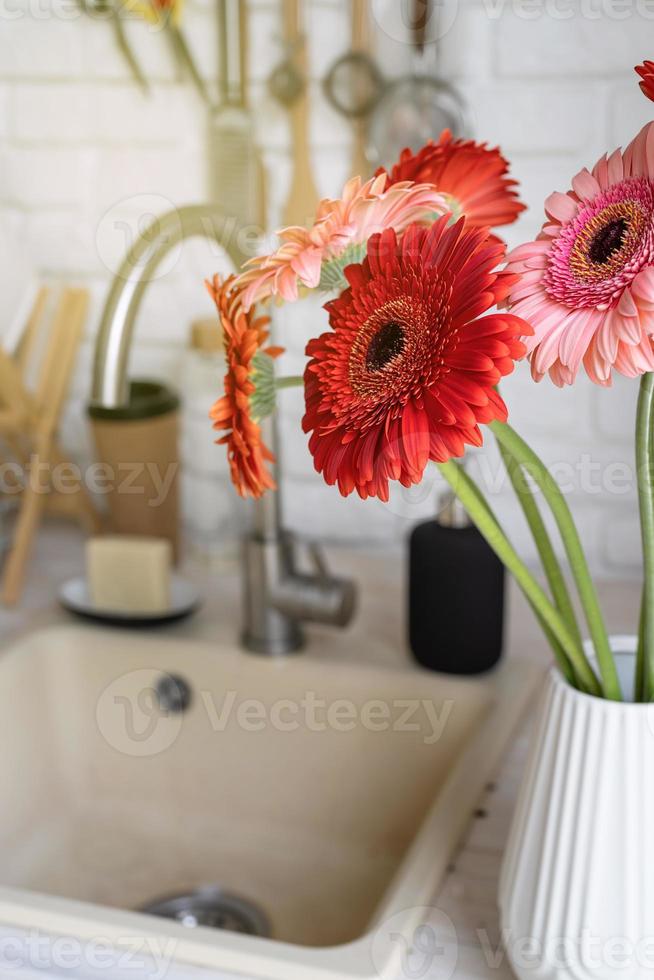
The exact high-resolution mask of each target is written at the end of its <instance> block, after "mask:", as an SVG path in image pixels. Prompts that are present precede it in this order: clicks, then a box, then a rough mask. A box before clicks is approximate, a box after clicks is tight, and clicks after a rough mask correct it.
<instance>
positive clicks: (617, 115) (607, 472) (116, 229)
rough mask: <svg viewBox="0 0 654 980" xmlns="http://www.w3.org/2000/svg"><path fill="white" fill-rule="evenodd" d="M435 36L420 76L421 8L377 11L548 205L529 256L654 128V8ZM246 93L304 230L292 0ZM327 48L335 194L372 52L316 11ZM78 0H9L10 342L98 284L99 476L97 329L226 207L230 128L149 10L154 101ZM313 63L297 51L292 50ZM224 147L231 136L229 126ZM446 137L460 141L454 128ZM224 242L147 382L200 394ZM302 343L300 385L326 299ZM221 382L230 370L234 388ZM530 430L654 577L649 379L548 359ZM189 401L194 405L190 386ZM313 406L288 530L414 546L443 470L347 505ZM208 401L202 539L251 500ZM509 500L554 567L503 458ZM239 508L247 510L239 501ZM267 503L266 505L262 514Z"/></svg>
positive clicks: (290, 365)
mask: <svg viewBox="0 0 654 980" xmlns="http://www.w3.org/2000/svg"><path fill="white" fill-rule="evenodd" d="M436 6H437V10H436V14H437V17H435V18H434V19H433V21H432V22H430V23H429V24H428V25H427V27H426V32H425V44H424V51H423V54H422V55H421V58H422V62H421V64H420V65H419V66H418V67H417V66H416V64H417V63H416V52H415V47H414V45H413V44H412V42H411V37H410V32H409V28H408V26H407V20H406V17H405V16H404V14H403V4H401V3H398V2H397V0H371V2H370V3H369V4H367V8H368V11H367V12H368V22H369V38H368V41H367V53H369V54H370V56H371V57H372V58H373V59H374V62H375V65H376V68H377V69H378V71H379V72H380V74H381V76H383V78H384V79H385V80H386V81H388V80H389V79H393V78H397V77H401V76H403V75H406V74H407V73H411V72H415V71H425V72H430V73H438V75H439V76H440V77H441V78H443V79H445V80H446V81H447V83H448V84H449V85H450V86H452V87H453V88H454V90H455V92H456V95H457V96H458V97H460V98H461V99H462V100H463V103H464V105H465V130H464V133H463V135H466V136H470V137H473V138H475V139H478V140H483V141H488V142H489V143H490V144H493V145H494V144H499V145H500V146H501V148H502V150H503V152H504V154H505V155H506V156H507V157H508V158H509V160H510V161H511V167H512V173H513V175H514V176H515V178H516V179H517V180H518V181H519V182H520V185H521V188H520V189H521V196H522V198H523V200H524V201H525V202H526V203H527V204H528V206H529V210H528V211H527V212H525V213H524V215H523V216H522V217H521V219H520V220H519V222H518V223H517V224H516V225H513V226H511V227H509V228H507V229H505V230H504V232H503V233H505V235H506V238H507V240H508V243H509V245H515V244H518V243H519V242H521V241H524V240H527V239H529V238H531V237H533V236H534V235H535V234H536V233H537V231H538V229H539V227H540V224H541V222H542V205H543V200H544V198H545V197H546V196H547V195H548V194H549V193H550V192H551V191H552V190H555V189H558V190H566V189H567V188H568V187H569V186H570V179H571V177H572V176H573V175H574V174H575V173H576V171H577V170H578V169H580V168H581V167H582V166H584V165H588V166H592V164H593V163H594V162H595V160H596V159H597V157H598V156H599V155H601V154H602V153H604V152H605V151H607V150H612V149H613V148H614V147H616V146H617V145H620V144H625V143H626V142H628V141H629V140H630V139H631V138H632V137H633V135H634V134H635V133H636V131H637V130H638V129H639V128H640V127H641V126H642V125H643V124H644V123H645V122H646V121H648V120H649V119H650V117H651V114H652V112H651V110H652V104H651V103H650V102H648V101H647V100H646V99H644V98H643V97H642V95H641V93H640V92H639V90H638V86H637V80H636V78H635V75H634V73H633V66H634V65H635V64H637V63H639V62H640V61H642V60H643V59H644V58H646V57H652V56H653V55H654V41H653V40H652V39H653V38H654V3H652V2H647V0H633V2H628V0H613V2H609V0H578V2H576V0H523V2H519V0H512V2H509V0H506V2H503V0H465V2H464V0H460V2H458V3H457V2H456V0H444V2H443V3H440V4H437V5H436ZM242 8H243V12H244V14H245V15H246V27H247V39H246V40H247V57H246V72H245V78H244V82H245V90H246V95H247V107H248V112H249V113H250V116H251V120H252V126H253V134H254V140H255V144H256V147H257V149H258V150H259V151H260V154H261V158H262V161H263V167H264V175H263V179H264V182H265V191H266V212H265V223H266V228H267V229H268V230H273V229H275V228H277V227H279V226H280V225H281V224H282V223H283V222H282V216H283V210H284V203H285V201H286V200H287V198H288V193H289V184H290V181H291V174H292V168H293V155H294V153H295V152H296V147H295V146H294V144H293V142H292V125H291V114H290V112H289V110H288V107H287V106H285V105H284V104H283V102H282V101H280V99H279V98H277V97H275V95H274V94H273V93H272V92H271V85H270V77H271V73H273V71H274V70H275V69H276V68H277V67H278V66H279V65H280V64H283V63H284V59H285V58H286V57H287V56H288V54H289V45H288V43H287V40H286V41H285V35H284V30H285V28H284V23H283V17H282V7H281V4H280V3H278V2H276V0H248V2H247V3H246V4H242ZM301 13H302V18H303V22H304V24H303V29H304V32H305V34H306V37H307V40H308V57H307V78H308V82H307V89H306V92H307V95H308V147H309V160H310V167H311V170H312V173H313V177H314V180H315V183H316V186H317V188H318V190H319V192H320V195H321V196H332V195H334V196H335V195H337V194H339V192H340V190H341V188H342V185H343V183H344V181H345V180H346V179H347V178H348V176H349V175H350V173H351V160H352V145H353V139H355V138H356V127H355V126H353V124H352V121H351V120H350V119H348V118H346V117H345V116H344V115H343V114H342V113H339V112H338V111H337V110H336V108H335V107H334V106H333V105H332V104H331V103H330V101H329V99H328V97H327V94H326V92H325V87H324V80H325V78H326V76H327V75H328V73H329V71H330V69H331V68H332V67H333V65H334V63H335V62H336V61H337V59H339V58H340V57H341V56H342V55H344V54H345V53H346V52H347V51H348V49H349V48H350V44H351V36H352V25H351V23H350V5H349V3H348V2H346V0H305V2H303V3H302V4H301ZM92 14H93V11H91V12H89V10H86V11H84V10H82V9H80V7H79V6H78V5H77V4H76V3H73V2H72V0H0V256H1V258H2V261H1V262H0V289H1V291H2V292H1V295H2V296H3V303H2V306H3V313H2V317H3V318H4V322H3V323H2V324H1V326H2V329H5V330H9V329H10V328H11V322H12V320H13V318H14V316H15V315H16V314H17V312H18V309H19V308H20V306H21V303H23V304H24V302H25V295H24V294H25V290H24V284H27V283H28V282H31V281H39V282H44V281H45V282H66V283H74V284H78V285H82V286H84V287H85V288H87V289H89V290H90V294H91V308H90V313H89V315H88V317H87V321H86V328H85V334H84V338H83V341H82V344H81V347H80V353H79V357H78V360H77V365H76V369H75V374H74V380H73V384H72V395H71V397H70V400H69V402H68V404H67V407H66V409H65V412H64V416H63V424H62V443H63V446H64V448H65V450H66V452H67V453H68V455H69V456H70V457H71V458H73V459H74V460H76V461H79V462H80V463H81V464H82V465H84V464H85V462H86V461H87V460H90V459H91V458H92V456H93V447H92V446H91V442H90V437H89V430H88V423H87V419H86V404H87V402H88V397H89V386H90V379H91V361H92V352H93V342H94V334H95V331H96V329H97V326H98V321H99V316H100V311H101V308H102V304H103V301H104V299H105V297H106V293H107V289H108V286H109V283H110V281H111V278H112V276H113V275H114V274H115V272H116V270H117V268H118V264H119V261H120V259H121V258H122V256H123V255H124V253H125V251H126V249H127V248H128V247H129V245H130V244H131V243H132V242H133V240H134V238H135V236H136V235H137V234H138V232H139V231H142V230H143V228H144V227H146V226H147V223H148V221H149V220H151V218H152V216H155V215H157V214H160V213H163V212H165V211H167V210H169V209H170V208H171V207H177V206H180V205H185V204H189V203H193V202H204V201H206V200H208V199H210V198H211V197H212V194H213V192H214V185H215V181H214V179H213V175H212V164H211V159H212V157H211V145H212V139H213V136H212V132H211V127H212V123H211V120H210V115H209V113H208V111H207V107H206V105H205V104H204V103H203V100H202V98H201V97H200V96H199V94H198V91H197V88H196V87H194V85H193V84H192V83H191V81H190V80H189V77H188V73H187V72H185V73H181V72H180V67H179V63H178V60H177V58H176V57H175V50H174V47H173V46H172V45H171V44H170V43H169V41H170V39H169V38H167V37H165V36H162V34H163V32H162V30H161V28H160V27H157V26H156V25H154V24H153V23H149V22H148V21H147V19H144V18H143V17H141V16H139V15H138V13H134V15H133V16H129V17H126V18H125V19H124V29H125V34H126V38H127V41H128V43H129V46H130V49H131V51H132V52H133V53H134V54H135V55H136V57H137V59H138V63H139V65H140V67H141V69H142V72H143V74H144V76H145V77H146V79H147V84H148V89H149V90H148V91H147V92H145V91H143V89H142V87H141V86H140V85H139V84H137V81H136V80H135V78H134V73H133V70H132V68H131V67H130V65H129V62H128V60H127V59H126V57H125V54H124V51H122V52H121V49H120V46H119V45H118V44H117V38H116V34H115V31H114V29H113V26H112V24H111V23H110V21H109V20H108V19H107V18H106V17H102V16H99V15H98V13H97V12H96V13H95V15H92ZM216 21H217V14H216V5H215V3H214V2H213V0H187V2H186V3H185V5H184V8H183V10H182V11H181V20H180V27H181V29H182V30H183V34H184V37H185V39H186V42H187V44H188V48H189V50H190V52H191V53H192V57H193V59H194V61H195V65H196V67H197V70H198V72H199V74H200V75H201V77H202V79H203V80H204V82H205V84H206V86H207V88H208V90H209V91H210V92H211V93H212V94H213V93H217V92H218V91H219V81H220V78H221V57H220V47H221V45H220V43H219V42H220V39H219V31H218V27H217V23H216ZM291 53H292V52H291ZM214 135H215V134H214ZM433 136H434V137H437V136H438V133H433ZM227 268H228V263H227V261H226V259H225V257H224V256H223V255H221V254H220V253H219V251H218V250H217V248H216V246H210V245H209V244H207V243H203V242H201V241H190V242H188V243H186V244H185V245H184V246H183V248H181V249H180V250H179V251H178V252H176V253H174V254H173V255H172V256H170V257H168V259H167V260H166V262H165V263H164V265H163V266H162V268H161V270H160V273H161V274H160V275H159V277H158V278H157V281H156V282H154V283H153V284H152V285H151V286H150V288H149V290H148V291H147V292H146V296H145V301H144V304H143V307H142V310H141V313H140V315H139V321H138V323H137V330H136V340H135V344H134V348H133V354H132V364H131V368H130V370H131V373H132V374H133V375H140V376H147V377H154V378H159V379H164V380H166V381H167V382H169V383H170V384H171V385H172V386H174V387H176V388H178V389H179V388H183V386H184V379H183V377H182V376H181V372H182V367H183V361H184V358H183V353H184V350H185V349H186V348H187V346H188V337H189V329H190V324H191V323H192V321H194V320H197V319H199V318H207V317H211V316H212V312H213V311H212V304H211V302H210V300H209V298H208V297H207V295H206V293H205V290H204V287H203V283H202V281H203V279H204V278H205V277H206V276H210V275H212V274H213V273H214V272H216V271H225V270H226V269H227ZM274 319H275V329H276V331H277V334H278V338H279V340H280V341H281V342H282V343H284V344H285V345H286V346H287V348H288V353H287V354H286V355H285V357H284V361H283V362H282V364H281V370H282V372H283V373H296V372H297V371H299V370H301V368H302V352H303V348H304V344H305V342H306V339H307V338H308V337H309V336H311V335H312V334H314V335H315V334H316V333H318V332H320V331H321V330H322V329H323V327H324V323H325V320H324V316H323V314H322V312H321V311H320V308H319V305H318V304H312V303H310V302H303V303H301V304H298V305H297V306H296V307H294V308H292V309H290V308H286V309H284V310H283V311H281V310H276V311H275V313H274ZM219 389H220V378H219V377H217V378H216V392H215V394H216V396H217V395H218V394H219ZM503 389H504V395H505V398H506V400H507V402H508V404H509V408H510V413H511V420H512V422H513V424H514V426H515V427H516V428H517V429H518V430H519V431H520V432H521V433H522V434H523V435H524V436H525V437H526V438H527V439H528V440H529V441H530V442H531V443H532V445H533V447H534V448H535V449H536V450H537V451H538V452H539V453H540V454H541V455H542V456H543V458H544V459H545V460H546V461H547V462H548V463H549V464H550V465H551V466H553V467H554V472H555V475H556V476H557V477H558V478H559V480H560V481H561V483H562V485H563V488H564V490H565V492H566V494H567V496H568V499H569V500H570V503H571V506H572V507H573V509H574V512H575V516H576V517H577V519H578V522H579V526H580V531H581V533H582V535H583V537H584V541H585V544H586V547H587V551H588V556H589V559H590V563H591V565H592V567H593V569H594V570H595V571H596V572H597V573H599V574H600V575H603V576H605V577H619V578H622V579H624V578H629V577H636V576H638V575H639V572H640V569H639V561H640V559H639V551H640V546H639V541H638V534H639V532H638V520H637V506H636V491H635V481H634V471H633V461H632V445H633V442H632V439H633V436H632V428H633V415H634V406H635V400H636V391H637V385H636V384H635V383H634V382H625V381H623V380H622V379H617V380H616V382H615V384H614V386H613V388H612V389H610V390H602V389H599V388H596V387H593V386H592V385H590V384H589V383H587V382H586V380H585V378H583V377H580V378H579V381H578V382H577V384H576V385H575V386H574V387H573V388H569V389H566V390H564V391H559V390H557V389H555V388H554V387H553V386H552V385H551V383H550V382H549V381H544V382H543V383H542V384H540V385H538V386H536V385H534V384H533V383H532V381H531V379H530V376H529V370H528V367H527V365H525V364H523V365H521V366H520V367H519V370H518V371H517V372H516V374H515V375H514V376H512V377H511V378H509V379H507V381H506V382H505V384H504V386H503ZM182 394H184V392H183V391H182ZM301 411H302V402H301V393H300V392H295V391H291V392H285V393H283V397H282V404H281V419H282V426H281V428H282V437H283V439H282V447H283V460H284V472H285V484H284V498H285V505H286V508H287V510H288V523H289V524H290V525H291V526H292V527H293V528H297V529H298V530H299V531H302V532H305V533H309V534H311V535H313V536H317V537H320V538H322V539H324V540H326V541H331V542H347V543H348V544H352V543H354V544H361V545H362V546H366V547H372V546H383V547H389V546H395V545H399V544H400V543H401V542H402V541H403V540H404V538H405V537H406V535H407V533H408V531H409V529H410V527H411V526H412V524H413V523H414V522H415V521H417V520H420V519H424V518H425V517H426V516H429V515H430V514H432V513H434V511H435V508H436V497H437V494H438V489H439V488H438V483H437V478H436V476H435V475H433V474H431V475H429V474H428V475H427V476H426V479H425V481H424V483H423V484H422V485H421V486H420V487H417V488H414V489H413V490H411V491H407V490H403V489H402V488H399V490H396V491H395V492H394V493H393V495H392V498H391V501H390V503H389V504H388V505H384V504H382V503H380V502H379V501H367V502H365V503H364V502H362V501H360V500H358V499H356V498H355V497H350V498H349V499H347V500H343V499H341V498H340V497H339V495H338V492H337V491H335V490H334V489H333V488H328V487H327V486H325V485H324V483H323V481H322V479H321V478H320V477H319V476H318V475H316V474H314V472H313V468H312V462H311V458H310V456H309V454H308V452H307V450H306V441H305V438H304V436H303V435H302V433H301V430H300V425H299V422H300V416H301ZM212 442H213V436H212V432H211V429H210V425H209V423H208V422H207V420H206V412H205V410H204V407H203V406H202V405H200V406H199V407H198V406H197V405H196V404H195V403H194V404H193V405H192V406H191V408H190V409H189V411H187V412H186V413H185V415H184V423H183V443H182V462H183V480H182V489H183V501H184V516H185V523H186V526H187V530H188V533H189V535H190V538H191V540H193V539H194V538H196V539H197V538H199V539H202V540H209V539H210V538H211V536H212V535H219V534H220V533H221V530H220V529H221V526H222V524H223V523H224V520H225V512H226V511H225V508H226V506H228V507H231V506H232V504H231V497H229V495H230V494H231V490H230V489H229V487H228V485H227V482H226V473H225V464H224V459H223V451H222V450H221V449H220V448H219V447H214V446H213V444H212ZM474 465H475V467H478V468H481V473H482V476H483V479H484V481H485V483H486V487H487V489H488V490H489V492H490V493H491V494H492V495H493V504H494V506H495V507H496V509H497V511H498V512H499V514H500V516H501V517H502V518H503V519H504V520H505V521H506V522H507V524H508V526H509V527H510V529H511V533H512V536H513V537H514V538H515V540H516V541H517V543H518V545H519V546H520V547H521V548H522V551H523V553H524V554H525V555H526V556H527V557H528V558H532V557H533V556H532V554H531V552H530V547H531V546H530V543H529V540H528V537H527V534H526V533H523V530H522V523H521V519H520V518H519V516H518V511H517V507H516V504H515V503H514V502H513V500H512V498H511V492H510V488H509V487H507V486H506V483H505V481H504V480H503V478H502V475H501V471H500V467H499V465H498V462H497V458H496V455H495V453H494V450H493V447H492V446H491V445H490V440H489V446H488V452H487V453H485V454H484V456H483V458H479V459H476V461H475V463H474ZM477 472H479V470H477ZM228 497H229V505H227V504H224V501H225V500H226V499H227V498H228ZM244 506H246V505H244Z"/></svg>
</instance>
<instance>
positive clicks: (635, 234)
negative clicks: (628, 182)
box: [570, 200, 645, 282]
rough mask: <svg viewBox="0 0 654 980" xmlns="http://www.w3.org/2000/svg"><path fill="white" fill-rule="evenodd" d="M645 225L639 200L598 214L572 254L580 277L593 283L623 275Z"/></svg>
mask: <svg viewBox="0 0 654 980" xmlns="http://www.w3.org/2000/svg"><path fill="white" fill-rule="evenodd" d="M644 225H645V214H644V212H643V209H642V207H641V206H640V204H639V202H637V201H630V200H624V201H616V202H615V203H613V204H609V205H608V206H607V207H604V208H602V209H601V210H600V211H598V212H597V214H594V215H593V216H592V217H591V218H590V220H589V221H587V222H586V223H585V225H584V227H583V228H582V229H581V231H580V233H579V235H578V236H577V240H576V242H575V244H574V246H573V248H572V251H571V253H570V268H571V270H572V272H573V273H574V275H575V276H576V278H577V279H581V280H583V281H584V282H589V281H591V282H592V281H597V280H598V279H604V278H605V277H606V276H611V275H614V274H615V273H616V272H619V271H620V270H621V269H622V268H623V266H624V265H625V263H626V262H627V261H628V260H629V259H630V258H631V256H632V255H633V252H634V250H635V248H636V247H637V245H638V243H639V241H640V239H641V236H642V233H643V227H644Z"/></svg>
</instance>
